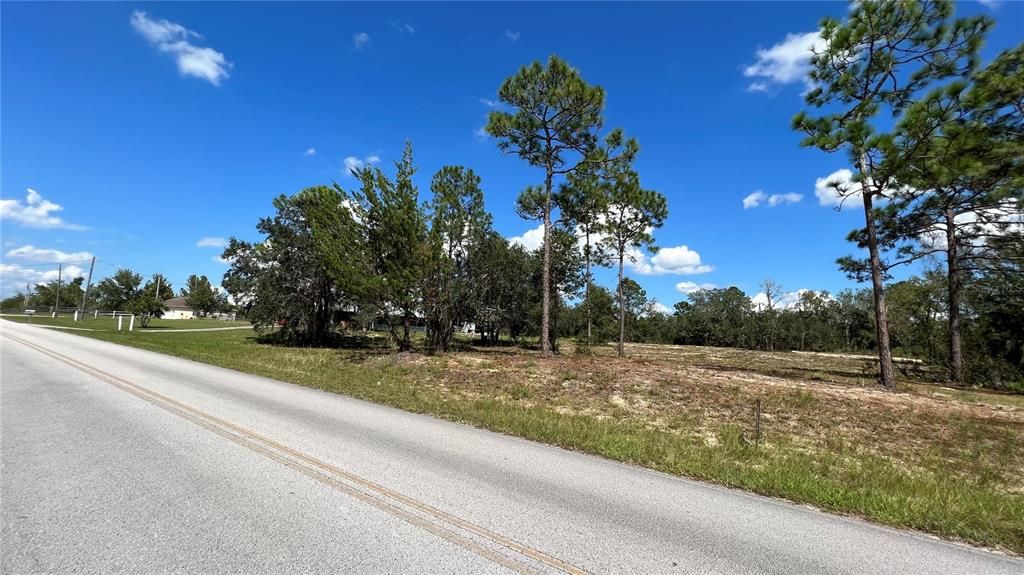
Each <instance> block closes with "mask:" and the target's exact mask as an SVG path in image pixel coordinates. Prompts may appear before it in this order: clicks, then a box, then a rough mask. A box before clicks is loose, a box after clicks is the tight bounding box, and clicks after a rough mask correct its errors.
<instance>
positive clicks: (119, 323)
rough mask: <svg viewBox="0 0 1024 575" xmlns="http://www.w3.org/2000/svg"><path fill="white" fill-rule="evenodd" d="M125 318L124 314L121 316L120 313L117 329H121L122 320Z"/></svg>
mask: <svg viewBox="0 0 1024 575" xmlns="http://www.w3.org/2000/svg"><path fill="white" fill-rule="evenodd" d="M123 319H124V316H120V315H119V316H117V331H121V320H123Z"/></svg>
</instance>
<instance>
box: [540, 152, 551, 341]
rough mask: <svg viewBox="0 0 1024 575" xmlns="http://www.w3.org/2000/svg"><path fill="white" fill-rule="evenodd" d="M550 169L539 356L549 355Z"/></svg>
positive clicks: (545, 221) (545, 214) (546, 184)
mask: <svg viewBox="0 0 1024 575" xmlns="http://www.w3.org/2000/svg"><path fill="white" fill-rule="evenodd" d="M551 180H552V174H551V168H550V167H548V172H547V176H546V177H545V179H544V191H545V199H544V269H543V272H542V274H541V276H542V277H541V282H542V283H543V284H544V285H543V286H542V289H541V318H540V354H541V356H542V357H548V356H550V355H551V340H550V339H549V337H548V335H549V334H550V333H551Z"/></svg>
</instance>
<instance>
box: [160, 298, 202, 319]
mask: <svg viewBox="0 0 1024 575" xmlns="http://www.w3.org/2000/svg"><path fill="white" fill-rule="evenodd" d="M164 305H165V306H167V311H165V312H164V315H163V316H161V317H162V318H163V319H192V318H193V317H195V314H194V313H193V312H192V310H191V309H189V308H188V305H186V304H185V298H183V297H172V298H171V299H169V300H166V301H164Z"/></svg>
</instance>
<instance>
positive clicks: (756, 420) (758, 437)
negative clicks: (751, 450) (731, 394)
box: [754, 397, 761, 447]
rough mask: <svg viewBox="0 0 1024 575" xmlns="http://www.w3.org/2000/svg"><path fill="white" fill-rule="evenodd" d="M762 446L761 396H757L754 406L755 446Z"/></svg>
mask: <svg viewBox="0 0 1024 575" xmlns="http://www.w3.org/2000/svg"><path fill="white" fill-rule="evenodd" d="M760 446H761V398H760V397H759V398H757V405H756V406H755V407H754V447H760Z"/></svg>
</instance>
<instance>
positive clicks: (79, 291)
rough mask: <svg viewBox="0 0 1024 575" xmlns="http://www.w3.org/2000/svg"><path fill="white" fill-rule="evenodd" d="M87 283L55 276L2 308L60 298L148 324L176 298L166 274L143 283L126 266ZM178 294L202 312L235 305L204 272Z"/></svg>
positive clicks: (50, 305) (44, 305) (44, 304)
mask: <svg viewBox="0 0 1024 575" xmlns="http://www.w3.org/2000/svg"><path fill="white" fill-rule="evenodd" d="M84 284H85V278H84V277H82V276H78V277H75V278H71V279H70V280H69V281H58V280H56V279H54V280H51V281H49V282H47V283H43V284H36V286H35V287H34V288H33V289H32V291H31V293H25V292H21V291H19V292H17V293H15V294H14V295H12V296H10V297H7V298H4V299H3V300H2V301H0V308H2V309H5V310H9V309H17V310H24V309H36V310H50V309H56V308H57V305H58V301H59V302H60V306H61V308H68V307H75V308H78V309H80V310H82V311H85V310H104V311H111V312H113V311H117V312H124V313H129V314H133V315H135V316H138V317H139V320H140V321H141V323H142V325H143V326H146V325H148V324H149V320H150V319H151V318H154V317H157V318H158V317H160V316H162V315H163V313H164V312H165V311H166V310H167V305H166V303H165V302H166V301H167V300H169V299H171V298H173V297H175V291H174V286H172V285H171V282H170V280H168V279H167V278H166V277H164V275H163V274H159V273H157V274H153V276H152V277H151V278H150V279H149V280H147V281H146V282H145V283H143V281H142V275H141V274H138V273H135V272H133V271H132V270H130V269H127V268H122V269H119V270H117V271H116V272H114V274H113V275H111V276H110V277H107V278H104V279H103V280H101V281H99V282H98V283H96V285H93V286H85V285H84ZM87 289H88V293H86V290H87ZM58 294H59V295H58ZM178 295H179V296H181V297H184V298H185V305H186V306H188V307H189V308H190V309H192V310H193V311H194V312H195V313H197V314H201V315H206V314H210V313H215V312H227V311H231V310H232V309H233V307H234V306H233V305H232V304H231V303H230V302H228V299H227V292H224V291H220V290H218V289H217V288H214V287H213V285H212V284H211V283H210V280H209V279H208V278H207V277H206V276H204V275H195V274H193V275H190V276H189V277H188V279H187V280H186V285H185V286H184V287H182V288H181V290H179V292H178Z"/></svg>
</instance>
